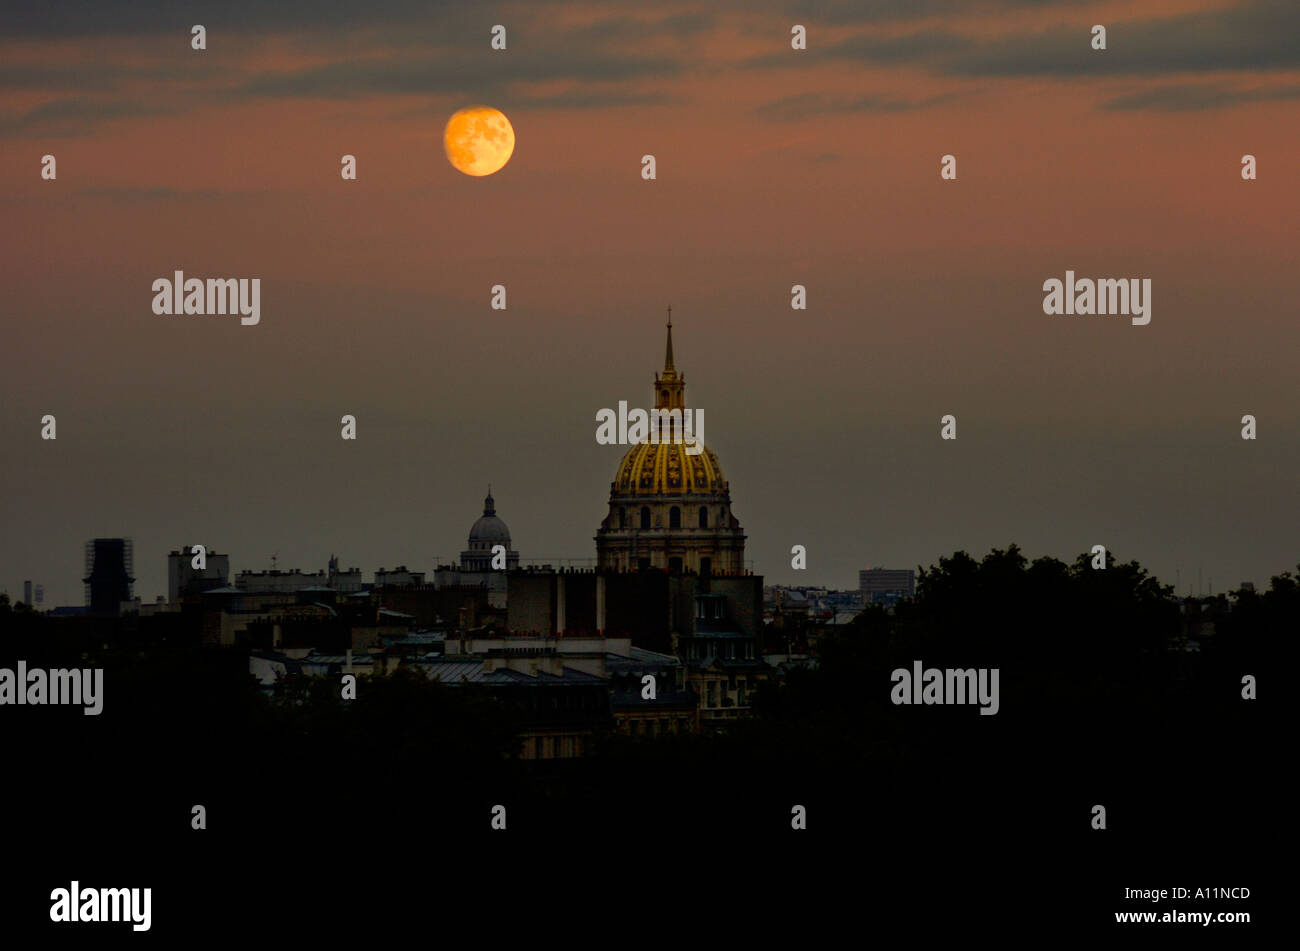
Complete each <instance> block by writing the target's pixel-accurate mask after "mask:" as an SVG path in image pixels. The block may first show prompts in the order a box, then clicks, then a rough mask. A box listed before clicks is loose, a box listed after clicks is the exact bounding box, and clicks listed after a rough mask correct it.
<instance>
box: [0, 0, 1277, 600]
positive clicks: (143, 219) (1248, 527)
mask: <svg viewBox="0 0 1300 951" xmlns="http://www.w3.org/2000/svg"><path fill="white" fill-rule="evenodd" d="M2 17H3V20H4V26H3V28H0V209H2V210H3V220H4V223H5V227H4V228H3V229H0V242H3V255H0V285H2V286H3V288H4V293H3V295H0V314H2V315H3V316H2V320H3V324H2V326H3V334H4V346H3V347H0V393H2V394H3V406H2V408H0V446H2V447H3V449H2V450H0V452H3V455H2V456H0V590H6V589H7V590H8V591H9V593H10V595H11V596H14V597H17V596H21V592H22V582H23V580H24V579H29V578H30V579H32V580H34V581H37V582H41V583H43V584H44V585H45V590H46V601H45V604H46V606H52V605H55V604H80V603H82V586H81V583H80V579H81V572H82V564H81V561H82V546H83V544H84V542H85V541H86V540H87V539H90V538H93V537H96V536H105V535H107V536H119V535H121V536H128V537H131V538H133V539H134V543H135V561H136V565H135V575H136V578H137V583H136V593H137V594H138V595H140V596H142V597H143V598H144V599H145V600H146V601H148V600H152V598H153V597H154V596H156V595H158V594H164V593H165V592H166V553H167V551H169V550H171V549H175V548H177V547H179V546H181V545H188V544H192V543H202V544H205V545H207V546H208V547H209V549H210V550H212V549H214V550H216V551H219V552H223V553H229V555H230V558H231V564H232V568H233V569H234V570H235V571H239V570H244V569H253V570H259V569H265V568H268V567H270V564H271V557H272V556H273V555H275V556H277V563H278V565H279V567H281V568H291V567H298V568H302V569H304V570H318V569H321V568H323V567H324V566H325V562H326V560H327V559H328V557H329V556H330V554H332V553H333V554H337V555H339V557H340V561H341V562H342V564H343V566H345V567H347V566H356V567H360V568H362V569H363V571H364V573H365V577H366V579H367V580H369V579H370V578H371V573H372V572H373V571H374V570H375V569H376V568H379V567H387V568H392V567H394V566H395V565H397V564H405V565H407V566H408V567H410V568H413V569H419V570H426V571H428V570H431V569H432V567H433V566H434V564H435V561H436V559H438V558H441V559H442V560H443V561H444V563H445V562H446V561H448V560H451V559H453V558H454V557H455V556H456V554H457V553H458V552H459V551H460V550H461V549H462V548H463V547H464V546H465V543H466V536H467V534H468V532H469V528H470V526H471V524H472V523H473V522H474V520H475V519H476V518H477V517H478V515H479V514H480V511H481V508H482V504H483V503H482V500H483V496H484V494H485V492H486V487H487V485H488V483H491V485H492V488H493V494H494V495H495V498H496V502H497V511H498V514H499V515H500V516H501V517H502V518H503V519H504V520H505V521H506V523H507V524H508V525H509V527H510V529H511V533H512V537H513V545H514V547H515V548H516V549H518V550H519V551H520V553H521V555H522V557H523V559H524V560H525V561H532V560H538V561H545V560H558V559H592V558H594V555H595V544H594V540H593V536H594V534H595V531H596V528H597V527H598V525H599V523H600V520H601V519H602V518H603V516H604V515H605V513H606V511H607V499H608V492H609V484H610V480H611V479H612V478H613V477H614V473H615V470H616V468H617V465H618V462H619V459H620V458H621V456H622V453H623V449H622V448H621V447H617V446H602V445H598V444H597V442H596V440H595V431H596V422H595V416H596V413H597V411H598V410H600V409H602V408H605V407H617V405H618V402H619V401H620V400H627V401H628V402H629V405H631V406H633V407H637V406H652V405H653V403H652V402H651V400H652V396H651V383H652V380H653V376H654V373H655V371H656V370H659V369H661V367H662V364H663V343H664V320H665V309H666V308H667V307H668V306H669V305H670V304H671V305H672V308H673V324H674V327H673V333H674V344H675V354H676V365H677V368H678V369H679V370H681V371H683V372H684V373H685V376H686V384H687V386H686V399H687V405H688V406H692V407H699V408H703V409H705V411H706V413H707V428H706V436H707V439H708V443H709V445H710V448H712V449H713V450H714V451H715V452H716V453H717V455H718V458H719V461H720V462H721V465H722V468H723V472H724V473H725V475H726V477H727V479H728V480H729V482H730V486H731V496H732V504H733V511H734V513H735V515H736V516H737V517H738V518H739V520H740V522H741V524H742V526H743V527H744V528H745V530H746V532H747V534H748V542H747V549H746V555H747V558H748V559H750V560H751V561H752V563H753V569H754V570H755V571H756V572H758V573H761V574H763V575H764V576H765V577H766V578H767V579H768V581H769V582H775V583H783V584H799V583H806V584H821V585H829V586H832V587H856V584H857V572H858V570H859V569H861V568H865V567H868V566H875V567H893V568H898V567H916V566H918V565H930V564H933V563H934V562H936V561H937V560H938V559H939V558H940V557H941V556H944V555H947V554H950V553H952V552H953V551H955V550H958V549H965V550H967V551H969V552H971V553H973V554H976V555H980V554H982V553H984V552H987V551H988V550H989V549H990V548H994V547H1005V546H1006V545H1008V544H1011V543H1016V544H1019V545H1020V546H1021V547H1022V548H1023V549H1024V550H1025V552H1026V553H1027V554H1028V555H1029V556H1030V557H1037V556H1040V555H1051V556H1054V557H1058V558H1062V559H1065V560H1072V559H1073V558H1074V557H1075V556H1077V555H1078V554H1079V553H1081V552H1084V551H1087V550H1089V549H1090V548H1091V547H1092V546H1093V545H1095V544H1102V545H1105V546H1106V547H1107V548H1108V549H1109V550H1110V551H1111V552H1112V553H1113V554H1114V555H1115V556H1116V557H1117V558H1119V559H1120V560H1121V561H1127V560H1130V559H1136V560H1138V561H1139V562H1141V563H1142V564H1143V565H1144V566H1146V567H1148V568H1149V569H1150V570H1152V571H1153V572H1154V573H1156V574H1157V575H1158V576H1160V578H1161V579H1162V580H1164V581H1166V582H1167V583H1170V584H1172V583H1174V581H1175V579H1176V578H1179V579H1180V580H1181V585H1180V590H1184V591H1185V590H1188V589H1189V588H1194V587H1195V584H1196V578H1197V577H1198V575H1199V576H1200V577H1201V579H1202V588H1203V590H1208V588H1209V586H1210V585H1213V590H1215V591H1221V590H1224V589H1226V588H1229V587H1235V586H1237V585H1238V584H1239V583H1241V582H1243V581H1253V582H1255V583H1257V584H1267V581H1268V579H1269V577H1270V576H1271V575H1274V574H1278V573H1280V572H1282V571H1284V570H1288V569H1290V570H1294V569H1295V566H1296V564H1297V562H1300V493H1297V481H1298V480H1297V473H1300V438H1298V437H1300V400H1297V379H1298V374H1297V365H1298V358H1300V330H1298V329H1297V319H1296V306H1295V304H1296V300H1297V298H1298V296H1300V268H1297V225H1296V222H1297V220H1300V216H1298V214H1297V212H1300V188H1298V187H1297V182H1300V174H1298V173H1300V121H1297V120H1298V119H1300V115H1298V113H1300V44H1297V43H1296V42H1295V37H1296V35H1298V34H1300V5H1297V4H1295V3H1293V2H1290V0H1216V2H1206V0H1186V2H1182V0H1178V2H1175V0H1166V2H1156V0H1151V2H1140V3H1130V2H1122V3H1119V2H1103V3H1092V2H1070V0H983V2H980V0H975V2H970V0H964V2H958V0H906V2H904V0H885V2H878V3H871V2H829V3H825V2H822V3H816V4H813V3H797V2H796V3H775V2H768V0H743V2H742V0H722V2H713V3H709V4H701V5H698V6H696V5H689V4H675V3H671V2H669V3H663V2H659V3H654V4H649V3H632V2H626V3H601V4H588V3H573V2H565V3H518V4H493V3H482V2H477V0H476V2H469V0H464V2H448V3H439V4H429V3H417V2H370V3H366V4H352V3H346V4H344V3H338V2H324V3H313V4H304V3H283V4H272V3H261V2H253V0H226V2H222V3H207V4H205V3H195V4H187V5H184V6H177V5H174V4H170V3H165V2H162V0H155V2H136V3H117V2H89V0H85V2H62V3H61V2H50V3H44V4H39V5H37V4H26V5H23V6H22V8H21V9H15V8H14V7H13V5H12V4H6V5H5V8H4V13H3V14H2ZM195 23H201V24H203V25H204V26H205V28H206V31H207V48H206V49H205V50H201V51H199V50H193V49H191V46H190V39H191V29H190V28H191V26H192V25H193V24H195ZM497 24H501V25H503V26H505V27H506V36H507V48H506V49H505V50H504V51H501V50H493V49H492V48H491V46H490V40H491V32H492V27H493V26H494V25H497ZM795 24H799V25H803V26H805V27H806V31H807V49H806V50H793V49H791V42H790V38H791V29H792V27H793V26H794V25H795ZM1094 24H1102V25H1104V26H1106V28H1107V48H1106V49H1105V50H1104V51H1098V50H1094V49H1092V48H1091V39H1092V35H1091V29H1092V26H1093V25H1094ZM476 104H484V105H489V106H493V107H495V108H497V109H500V110H502V111H503V112H504V113H505V114H506V115H507V116H508V117H509V119H510V121H511V123H512V125H513V127H514V130H515V135H516V146H515V151H514V154H513V156H512V158H511V160H510V162H509V163H508V164H507V165H506V167H505V168H504V169H502V170H501V171H500V172H498V173H496V174H495V175H491V176H487V177H480V178H474V177H470V176H466V175H463V174H461V173H460V172H458V171H456V170H455V169H453V168H452V167H451V166H450V165H449V164H448V162H447V160H446V158H445V156H444V154H443V148H442V130H443V127H444V125H445V123H446V121H447V119H448V118H449V117H450V116H451V114H452V113H453V112H455V111H456V110H457V109H459V108H462V107H464V106H468V105H476ZM46 154H52V155H54V156H55V158H56V162H57V179H55V180H54V181H46V180H42V178H41V174H40V172H41V162H42V156H44V155H46ZM344 154H352V155H355V156H356V159H357V179H356V180H355V181H344V180H343V179H342V178H341V176H340V159H341V156H343V155H344ZM646 154H651V155H654V156H655V161H656V173H657V178H656V179H655V180H654V181H646V180H644V179H643V178H642V176H641V168H642V164H641V159H642V156H643V155H646ZM1245 154H1252V155H1254V156H1255V157H1256V160H1257V165H1258V179H1257V180H1255V181H1243V180H1242V177H1241V159H1242V156H1243V155H1245ZM944 155H953V156H955V158H956V168H957V178H956V180H952V181H945V180H942V179H941V178H940V174H939V173H940V159H941V156H944ZM177 269H180V270H184V271H185V272H186V275H187V276H190V277H204V278H206V277H223V278H224V277H244V278H253V277H257V278H260V280H261V321H260V323H259V324H258V325H256V326H242V325H241V324H240V322H239V321H238V319H231V318H222V317H207V316H203V317H199V316H189V317H173V316H158V315H155V314H154V313H153V311H152V308H151V302H152V300H153V292H152V290H151V287H152V283H153V281H154V280H155V279H157V278H161V277H168V278H170V277H171V275H172V272H173V271H174V270H177ZM1067 269H1068V270H1073V271H1074V272H1076V274H1077V275H1078V276H1080V277H1085V276H1086V277H1092V278H1135V277H1136V278H1149V279H1150V280H1151V282H1152V295H1151V307H1152V309H1151V318H1152V319H1151V322H1150V324H1148V325H1146V326H1134V325H1132V324H1131V323H1130V321H1129V320H1128V319H1127V318H1102V317H1053V316H1048V315H1046V314H1044V312H1043V306H1042V305H1043V297H1044V292H1043V290H1042V285H1043V282H1044V281H1046V280H1048V279H1050V278H1053V277H1055V278H1057V279H1063V278H1064V276H1065V272H1066V270H1067ZM496 284H504V285H505V286H506V288H507V309H506V310H504V311H499V310H493V309H492V308H491V306H490V302H491V298H492V291H491V288H492V287H493V285H496ZM794 284H802V285H804V286H805V287H806V288H807V309H806V310H792V308H791V306H790V301H791V287H792V285H794ZM46 414H52V415H54V416H55V417H56V420H57V438H56V439H55V440H43V439H41V418H42V417H43V416H44V415H46ZM344 414H352V415H354V416H355V417H356V419H357V439H356V440H355V441H344V440H342V439H341V438H340V429H341V426H340V419H341V417H342V416H343V415H344ZM947 414H951V415H953V416H955V417H956V419H957V439H956V440H947V441H946V440H942V439H941V438H940V419H941V417H943V416H945V415H947ZM1245 414H1251V415H1253V416H1255V417H1256V420H1257V426H1258V438H1257V439H1256V440H1254V441H1246V440H1243V439H1242V438H1241V428H1242V426H1241V418H1242V416H1243V415H1245ZM793 545H804V546H805V547H806V548H807V552H808V555H807V570H806V571H797V570H794V569H793V568H792V567H791V547H792V546H793Z"/></svg>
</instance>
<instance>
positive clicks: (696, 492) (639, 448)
mask: <svg viewBox="0 0 1300 951" xmlns="http://www.w3.org/2000/svg"><path fill="white" fill-rule="evenodd" d="M654 406H655V409H656V410H660V411H667V410H680V411H684V410H685V409H686V376H685V374H682V373H678V372H677V368H676V367H675V366H674V365H673V321H672V311H671V309H670V310H669V312H668V346H667V351H666V354H665V357H664V370H663V374H662V375H660V374H657V373H656V374H655V381H654ZM701 428H702V427H701ZM678 437H679V438H680V431H678ZM660 439H661V441H660V442H658V443H653V442H644V443H640V444H637V445H634V446H632V447H631V448H629V449H628V451H627V454H626V455H624V456H623V461H622V462H620V463H619V466H618V472H617V474H616V475H615V477H614V481H613V482H611V483H610V487H609V514H608V515H606V516H605V519H604V521H602V522H601V523H600V529H599V530H598V531H597V532H596V558H597V563H598V565H599V567H601V568H605V569H611V570H616V571H646V570H649V569H651V568H656V569H659V570H661V571H667V572H682V571H687V572H694V573H697V574H701V575H709V574H740V573H742V572H743V571H744V568H745V533H744V531H743V530H742V529H741V527H740V523H739V522H738V521H737V520H736V517H735V516H734V515H732V514H731V489H730V487H729V486H728V484H727V480H726V478H725V477H724V476H723V475H722V467H721V466H720V465H719V464H718V457H717V456H716V455H714V453H713V451H712V450H711V449H708V448H707V447H702V451H700V452H699V453H698V454H697V455H691V454H690V453H688V452H687V451H686V450H687V448H688V447H687V446H686V445H683V444H682V443H681V442H672V441H669V439H668V437H667V435H663V436H661V437H660ZM690 448H696V447H694V446H691V447H690Z"/></svg>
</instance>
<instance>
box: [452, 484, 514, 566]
mask: <svg viewBox="0 0 1300 951" xmlns="http://www.w3.org/2000/svg"><path fill="white" fill-rule="evenodd" d="M496 545H501V546H502V547H504V548H505V550H506V568H518V567H519V552H517V551H512V550H511V548H510V529H509V528H507V527H506V523H505V522H503V521H501V519H499V518H498V517H497V507H496V500H495V499H493V498H492V486H488V494H487V498H485V499H484V500H483V514H482V516H480V518H479V520H478V521H476V522H475V523H474V526H473V528H471V529H470V530H469V548H467V549H466V550H465V551H462V552H461V553H460V568H461V570H462V571H491V570H492V549H493V547H494V546H496Z"/></svg>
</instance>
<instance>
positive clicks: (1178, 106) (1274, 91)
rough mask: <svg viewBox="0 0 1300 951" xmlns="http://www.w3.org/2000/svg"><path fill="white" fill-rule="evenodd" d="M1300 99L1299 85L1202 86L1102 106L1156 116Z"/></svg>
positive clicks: (1157, 91)
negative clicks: (1150, 112)
mask: <svg viewBox="0 0 1300 951" xmlns="http://www.w3.org/2000/svg"><path fill="white" fill-rule="evenodd" d="M1283 99H1300V84H1293V85H1286V86H1272V87H1265V88H1255V89H1239V88H1234V87H1232V86H1228V85H1225V84H1223V83H1200V84H1197V85H1194V86H1161V87H1160V88H1158V89H1143V90H1139V91H1138V92H1131V93H1127V94H1125V95H1123V96H1117V97H1116V98H1114V99H1110V100H1107V101H1106V102H1104V103H1102V106H1101V107H1102V108H1103V109H1115V110H1127V109H1151V110H1153V111H1156V112H1185V111H1188V110H1196V109H1223V108H1228V107H1231V106H1240V105H1245V104H1247V103H1252V102H1271V101H1275V100H1283Z"/></svg>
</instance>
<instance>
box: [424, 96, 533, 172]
mask: <svg viewBox="0 0 1300 951" xmlns="http://www.w3.org/2000/svg"><path fill="white" fill-rule="evenodd" d="M442 145H443V148H445V149H446V150H447V161H448V162H450V163H451V164H452V165H453V166H455V167H456V168H457V169H459V170H460V171H462V172H464V173H465V174H466V175H491V174H492V173H493V172H497V171H500V170H501V168H502V166H504V165H505V164H506V162H508V161H510V156H511V155H512V154H513V153H514V151H515V130H514V129H512V128H511V127H510V120H509V119H507V118H506V117H505V114H504V113H501V112H498V111H497V110H496V109H492V108H489V107H488V106H470V107H469V108H468V109H460V110H458V111H457V112H456V113H455V114H454V115H453V116H452V117H451V118H450V119H448V120H447V128H446V130H445V131H444V132H443V134H442Z"/></svg>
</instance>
